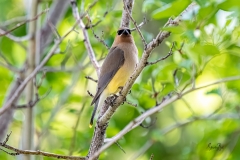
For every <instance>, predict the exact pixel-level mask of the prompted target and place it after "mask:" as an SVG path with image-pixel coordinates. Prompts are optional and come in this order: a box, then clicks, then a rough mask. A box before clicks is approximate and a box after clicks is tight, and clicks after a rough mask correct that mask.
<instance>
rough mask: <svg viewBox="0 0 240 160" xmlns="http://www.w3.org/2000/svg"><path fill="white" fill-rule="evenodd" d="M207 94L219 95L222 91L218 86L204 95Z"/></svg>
mask: <svg viewBox="0 0 240 160" xmlns="http://www.w3.org/2000/svg"><path fill="white" fill-rule="evenodd" d="M209 94H217V95H219V96H221V95H222V91H221V89H220V88H215V89H212V90H211V91H208V92H206V95H209Z"/></svg>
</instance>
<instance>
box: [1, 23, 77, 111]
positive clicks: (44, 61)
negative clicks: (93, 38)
mask: <svg viewBox="0 0 240 160" xmlns="http://www.w3.org/2000/svg"><path fill="white" fill-rule="evenodd" d="M75 27H76V24H75V25H74V26H73V27H72V28H71V29H70V30H69V31H68V32H67V33H66V34H65V35H64V36H63V37H62V38H61V39H59V40H57V41H56V43H55V45H54V46H53V47H52V48H51V49H50V51H49V52H48V54H47V55H46V57H45V58H44V59H43V60H42V62H41V63H40V64H39V65H38V66H37V67H36V68H35V69H34V71H33V72H32V73H31V74H30V75H28V77H27V78H26V79H25V80H24V81H23V82H22V83H21V85H20V86H19V87H18V89H17V90H16V91H15V92H14V94H13V95H12V97H11V98H10V99H9V100H8V101H7V102H6V103H5V104H4V106H3V107H2V108H0V115H2V114H3V113H4V112H6V111H7V110H8V109H9V108H10V107H11V106H12V103H13V102H14V101H15V99H17V98H18V97H19V96H20V94H21V93H22V91H23V89H24V88H25V87H26V85H27V84H28V82H29V81H30V80H31V79H33V78H34V77H35V75H36V74H37V73H38V71H39V70H40V69H41V68H42V67H43V66H44V64H45V63H47V61H48V60H49V59H50V58H51V57H52V55H53V54H54V52H55V50H56V49H57V48H58V46H59V44H60V43H61V42H62V41H63V39H65V38H66V37H67V36H68V35H69V34H70V33H71V32H72V31H73V29H74V28H75Z"/></svg>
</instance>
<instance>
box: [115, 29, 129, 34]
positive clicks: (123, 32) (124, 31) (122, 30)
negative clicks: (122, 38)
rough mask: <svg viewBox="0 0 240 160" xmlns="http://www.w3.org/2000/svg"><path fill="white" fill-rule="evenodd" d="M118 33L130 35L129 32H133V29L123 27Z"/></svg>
mask: <svg viewBox="0 0 240 160" xmlns="http://www.w3.org/2000/svg"><path fill="white" fill-rule="evenodd" d="M117 34H118V35H122V34H124V35H128V34H131V30H130V29H121V30H118V31H117Z"/></svg>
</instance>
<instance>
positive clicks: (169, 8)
mask: <svg viewBox="0 0 240 160" xmlns="http://www.w3.org/2000/svg"><path fill="white" fill-rule="evenodd" d="M190 2H191V1H190V0H177V1H174V2H173V3H169V4H166V5H164V6H163V7H161V8H159V9H157V10H155V11H153V13H152V17H153V18H154V19H163V18H169V17H171V16H177V15H178V14H180V13H181V12H182V11H183V10H184V9H185V8H186V7H187V6H188V5H189V4H190Z"/></svg>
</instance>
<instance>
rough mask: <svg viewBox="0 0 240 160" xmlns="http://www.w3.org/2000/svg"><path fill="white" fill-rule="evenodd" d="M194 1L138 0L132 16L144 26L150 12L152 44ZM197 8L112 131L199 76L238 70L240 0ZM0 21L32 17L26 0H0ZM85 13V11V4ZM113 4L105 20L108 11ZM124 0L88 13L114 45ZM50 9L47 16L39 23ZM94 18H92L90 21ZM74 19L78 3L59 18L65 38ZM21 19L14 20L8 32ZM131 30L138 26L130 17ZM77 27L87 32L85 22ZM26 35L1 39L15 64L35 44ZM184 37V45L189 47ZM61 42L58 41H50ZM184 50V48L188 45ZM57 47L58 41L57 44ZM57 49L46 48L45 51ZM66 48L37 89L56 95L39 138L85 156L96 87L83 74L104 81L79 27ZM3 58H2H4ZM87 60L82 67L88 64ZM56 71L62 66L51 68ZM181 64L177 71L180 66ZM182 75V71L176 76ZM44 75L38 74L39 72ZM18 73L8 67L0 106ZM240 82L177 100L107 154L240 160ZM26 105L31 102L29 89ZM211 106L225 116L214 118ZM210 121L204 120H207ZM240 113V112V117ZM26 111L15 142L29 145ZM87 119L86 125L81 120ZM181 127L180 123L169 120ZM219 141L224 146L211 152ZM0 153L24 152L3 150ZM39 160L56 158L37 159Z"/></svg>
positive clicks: (42, 118)
mask: <svg viewBox="0 0 240 160" xmlns="http://www.w3.org/2000/svg"><path fill="white" fill-rule="evenodd" d="M83 2H84V5H82V7H80V10H81V9H86V8H87V7H88V6H89V4H90V3H91V1H90V0H86V1H78V4H79V6H81V4H83ZM191 2H192V1H191V0H144V1H143V0H141V1H136V2H135V4H134V10H133V17H134V19H135V20H136V21H137V22H138V23H140V22H142V21H143V18H144V17H146V19H147V20H148V23H147V24H145V25H144V26H143V27H142V28H141V31H142V33H143V35H144V37H145V38H146V41H147V42H150V41H151V40H152V39H153V38H154V37H155V36H156V35H157V33H158V32H159V31H160V30H161V29H162V28H163V25H164V24H165V23H166V22H167V20H168V19H169V18H170V17H172V18H174V17H175V16H177V15H178V14H179V13H180V12H181V11H182V10H184V9H185V8H186V6H188V5H189V4H190V3H191ZM195 2H197V3H198V6H196V7H195V8H194V10H193V11H192V12H190V13H188V14H186V15H184V16H183V21H182V23H181V25H179V26H177V27H168V28H164V30H167V31H171V32H172V33H171V36H170V37H169V38H168V39H166V40H165V41H164V43H163V44H161V45H160V46H159V47H158V48H157V49H155V50H154V51H153V53H152V55H151V57H150V61H154V60H157V59H159V58H161V57H163V56H165V55H166V54H167V53H168V52H169V50H170V48H171V46H172V42H175V46H174V47H173V55H172V56H171V57H169V58H168V59H166V60H164V61H161V62H159V63H157V64H155V65H151V66H149V67H147V68H145V70H144V71H143V72H142V74H141V75H140V77H139V78H138V79H137V81H136V82H135V84H134V86H133V88H132V91H131V94H130V95H129V96H128V97H127V99H128V100H129V101H130V102H132V103H135V104H137V105H138V106H137V107H133V106H130V105H128V104H124V105H122V106H121V107H120V108H119V109H118V110H117V112H116V113H115V115H114V116H113V118H112V119H111V120H110V123H109V127H108V129H107V137H109V138H110V137H112V136H114V135H116V134H117V133H118V132H119V131H121V130H122V129H123V128H124V126H125V125H127V124H128V123H129V122H130V121H131V120H133V119H134V118H135V117H137V116H138V115H140V114H141V113H142V112H144V111H146V110H147V109H149V108H151V107H154V106H155V105H156V103H157V102H161V100H162V97H163V96H165V95H167V94H169V93H171V94H176V93H177V92H179V91H181V90H182V89H183V87H184V86H185V85H186V83H188V82H189V81H191V79H193V80H194V81H195V83H196V86H201V85H204V84H207V83H210V82H214V81H216V80H218V79H221V78H224V77H231V76H236V75H239V74H240V63H239V62H240V57H239V56H240V48H239V46H240V41H239V35H240V27H239V18H240V16H239V15H240V2H239V1H236V0H210V1H209V0H196V1H195ZM51 3H52V1H50V0H49V1H48V0H47V1H42V2H41V8H43V9H45V8H47V7H48V6H50V5H51ZM0 10H1V14H0V26H4V24H5V23H6V21H8V20H9V19H12V18H14V17H19V16H25V15H27V1H22V0H1V1H0ZM81 11H82V10H81ZM106 11H108V14H107V15H106V17H104V16H103V15H104V13H105V12H106ZM121 12H122V1H117V0H115V1H112V2H111V1H108V2H106V1H99V2H98V3H97V4H96V5H95V6H94V7H93V8H92V9H91V10H90V11H89V16H90V17H91V19H92V21H93V23H96V22H97V21H99V20H101V23H100V24H98V25H97V26H96V27H94V28H93V30H94V32H95V34H97V35H99V36H100V37H101V36H102V38H103V39H104V41H105V42H106V43H107V44H108V46H111V44H112V42H113V40H114V36H115V34H116V30H117V28H118V27H119V25H120V21H121ZM46 16H47V14H44V15H43V16H41V17H40V18H41V21H43V20H44V18H45V17H46ZM84 22H85V23H87V22H88V20H87V18H85V19H84ZM74 23H75V19H74V18H73V16H72V12H71V8H69V10H68V12H67V13H66V15H65V16H64V18H63V19H62V21H60V23H59V25H58V26H57V30H58V32H59V34H60V35H63V34H64V33H66V31H67V30H68V29H70V28H71V27H72V26H73V24H74ZM15 25H16V24H11V25H8V26H7V27H6V28H8V29H10V28H12V27H14V26H15ZM131 27H132V28H133V27H134V26H133V24H131ZM27 28H28V24H25V25H23V26H22V27H20V28H18V29H16V30H15V31H14V32H12V34H13V35H15V36H24V35H25V34H26V30H27ZM77 30H79V29H77ZM88 33H89V37H90V41H91V44H92V46H93V49H94V51H95V53H96V56H97V59H99V60H101V62H102V59H103V58H104V57H105V56H106V54H107V52H108V50H107V49H106V48H105V47H104V45H102V44H101V43H100V42H99V41H98V40H97V39H96V38H94V35H93V33H92V30H91V29H89V30H88ZM133 36H134V39H135V42H136V45H137V46H138V50H139V58H140V57H141V55H142V52H143V45H142V42H141V39H140V37H139V35H138V34H137V32H133ZM27 44H28V42H27V41H25V42H22V43H16V42H14V41H12V40H10V39H8V38H7V37H0V52H1V54H3V55H4V56H5V57H6V58H7V59H8V61H9V62H10V63H11V64H13V65H14V66H16V67H18V68H20V67H21V66H23V64H24V62H25V59H26V55H27V54H28V53H27V50H26V45H27ZM183 44H184V45H183ZM51 45H53V44H51ZM182 45H183V47H182V48H181V46H182ZM49 48H50V47H49ZM49 48H46V49H45V50H44V53H47V51H48V50H49ZM59 50H60V51H61V52H59V53H56V54H55V55H54V56H53V57H52V58H51V59H50V60H49V61H48V63H47V64H46V66H45V67H47V68H48V69H49V71H48V72H47V73H46V77H45V79H44V80H43V83H42V86H41V87H40V88H39V94H40V95H44V94H45V93H46V92H48V91H49V90H50V89H51V92H50V93H49V94H48V95H47V96H46V97H45V98H44V99H42V100H41V101H40V102H39V103H38V104H37V106H35V107H34V108H35V119H34V123H35V127H36V130H35V145H36V148H37V149H40V150H44V151H48V152H54V153H58V154H65V155H68V154H73V155H81V156H85V155H86V154H87V152H88V148H89V145H90V142H91V138H92V134H93V129H90V128H89V127H88V124H89V120H90V115H91V112H92V109H93V107H91V106H90V103H91V100H92V98H91V97H90V96H89V95H88V94H87V90H89V91H90V92H91V93H95V88H96V84H95V83H94V82H92V81H89V80H87V79H86V78H85V76H91V77H93V78H97V76H96V72H95V70H94V68H93V66H92V65H91V64H90V61H89V58H88V56H87V51H86V49H85V47H84V44H83V35H82V34H81V32H72V33H71V34H70V35H69V36H68V37H67V38H66V39H65V40H64V41H63V43H62V44H61V45H60V47H59ZM0 61H3V60H2V59H0ZM81 66H83V69H81ZM50 69H53V70H55V71H54V72H50ZM176 71H177V72H176ZM174 72H175V73H176V74H174ZM42 74H43V73H42V72H41V73H39V74H38V76H37V79H38V80H39V79H41V76H42ZM15 76H16V74H15V73H13V72H11V71H9V70H8V69H6V68H4V67H2V66H0V84H1V89H0V104H3V103H4V99H5V96H6V92H7V90H8V88H9V87H10V85H11V82H12V80H13V79H14V77H15ZM239 97H240V81H239V80H236V81H230V82H226V83H221V84H218V85H212V86H210V87H207V88H204V89H201V90H198V91H195V92H192V93H189V94H188V95H186V96H184V97H182V98H181V99H180V100H178V101H176V102H174V103H172V104H170V105H169V106H167V107H166V108H164V110H162V111H161V112H159V113H157V114H154V115H152V116H151V117H149V118H147V119H146V120H145V121H144V125H145V126H149V125H150V127H148V128H144V127H137V128H136V129H134V130H132V131H131V132H129V133H128V134H126V135H125V136H124V137H123V138H122V139H121V140H120V141H119V142H118V143H119V145H120V146H121V147H122V148H123V149H124V151H125V152H126V153H123V152H122V151H121V150H120V149H119V147H118V146H117V145H113V146H111V147H110V148H109V149H108V150H107V151H105V152H104V153H103V154H101V156H100V159H116V160H118V159H119V160H120V159H121V160H122V159H129V160H132V159H139V160H148V159H150V157H151V155H152V154H153V155H154V159H166V160H171V159H194V160H198V159H199V160H200V159H239V157H240V153H239V150H240V143H239V136H240V128H239V127H240V123H239V117H238V116H235V115H239V109H240V106H239V104H240V103H239V102H240V98H239ZM19 103H20V104H24V103H26V100H25V96H24V95H22V96H21V98H20V101H19ZM212 113H213V116H218V118H215V119H212V118H211V117H207V115H210V114H212ZM204 116H205V118H202V119H201V118H199V117H204ZM239 116H240V115H239ZM24 118H25V117H24V112H23V110H21V109H19V110H16V111H15V113H14V120H13V122H12V124H11V127H10V128H9V132H10V131H12V135H11V137H10V140H9V142H8V143H9V144H10V145H12V146H15V147H19V146H21V134H22V124H23V121H24ZM78 121H79V122H78ZM173 125H176V127H174V129H173V130H168V129H169V127H170V126H173ZM209 143H211V145H212V146H217V145H218V143H220V144H221V145H222V146H223V149H222V150H216V149H210V148H209V147H208V145H209ZM0 159H7V160H11V159H16V157H12V156H10V155H7V154H6V153H4V152H1V151H0ZM36 159H46V160H47V159H50V158H45V157H44V158H43V157H40V156H38V157H36Z"/></svg>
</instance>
